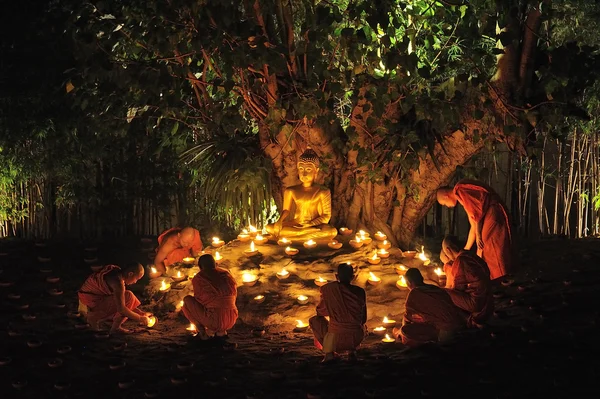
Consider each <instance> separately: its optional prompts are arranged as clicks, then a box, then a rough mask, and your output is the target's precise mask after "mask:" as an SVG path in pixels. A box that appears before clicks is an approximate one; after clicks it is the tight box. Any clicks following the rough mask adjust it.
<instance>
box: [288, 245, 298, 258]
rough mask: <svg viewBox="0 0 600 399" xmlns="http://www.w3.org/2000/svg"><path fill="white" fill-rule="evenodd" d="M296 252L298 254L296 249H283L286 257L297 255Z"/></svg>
mask: <svg viewBox="0 0 600 399" xmlns="http://www.w3.org/2000/svg"><path fill="white" fill-rule="evenodd" d="M298 252H300V250H299V249H298V248H292V247H286V248H285V253H286V255H289V256H294V255H298Z"/></svg>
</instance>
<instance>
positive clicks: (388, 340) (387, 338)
mask: <svg viewBox="0 0 600 399" xmlns="http://www.w3.org/2000/svg"><path fill="white" fill-rule="evenodd" d="M383 340H384V341H385V342H392V341H395V339H394V338H392V337H390V334H385V338H384V339H383Z"/></svg>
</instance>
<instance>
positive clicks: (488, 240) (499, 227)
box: [437, 179, 513, 280]
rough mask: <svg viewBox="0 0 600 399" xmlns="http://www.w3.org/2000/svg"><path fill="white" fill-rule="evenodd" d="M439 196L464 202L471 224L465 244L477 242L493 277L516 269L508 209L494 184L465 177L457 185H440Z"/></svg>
mask: <svg viewBox="0 0 600 399" xmlns="http://www.w3.org/2000/svg"><path fill="white" fill-rule="evenodd" d="M437 200H438V202H439V203H440V204H441V205H444V206H447V207H450V208H453V207H455V206H456V203H457V202H458V203H460V204H461V205H462V206H463V208H464V209H465V212H466V213H467V216H468V217H469V223H470V224H471V229H470V231H469V237H468V238H467V243H466V244H465V247H464V248H465V249H466V250H470V249H471V247H473V244H474V243H475V242H476V243H477V255H478V256H479V257H481V258H483V260H484V261H485V263H487V265H488V267H489V269H490V278H491V279H492V280H495V279H497V278H500V277H503V276H505V275H506V274H508V273H511V272H513V270H512V266H513V256H512V254H513V248H512V244H513V243H512V235H511V231H510V221H509V218H508V212H507V210H506V207H505V206H504V204H503V203H502V200H501V199H500V196H498V194H496V192H495V191H494V190H493V189H492V188H490V187H488V186H486V185H484V184H482V183H479V182H475V181H471V180H466V179H464V180H461V181H459V182H458V183H456V185H455V186H454V188H450V187H442V188H440V189H439V190H438V191H437Z"/></svg>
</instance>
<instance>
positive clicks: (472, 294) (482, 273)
mask: <svg viewBox="0 0 600 399" xmlns="http://www.w3.org/2000/svg"><path fill="white" fill-rule="evenodd" d="M449 272H450V274H448V276H451V281H452V282H451V283H450V284H448V283H447V284H446V289H447V291H448V294H449V295H450V298H452V302H453V303H454V304H455V305H456V306H458V307H459V308H461V309H463V310H465V311H467V312H469V313H471V316H470V318H469V324H472V322H475V323H482V322H485V321H486V320H487V319H488V318H489V317H490V316H491V314H492V313H493V311H494V298H493V296H492V288H491V283H490V271H489V269H488V267H487V265H486V264H485V262H484V261H483V259H481V258H480V257H479V256H477V255H475V254H473V253H471V252H468V251H461V252H460V253H459V254H458V256H457V257H456V259H455V260H454V262H453V263H452V267H451V269H450V270H449ZM447 281H450V278H449V279H448V280H447Z"/></svg>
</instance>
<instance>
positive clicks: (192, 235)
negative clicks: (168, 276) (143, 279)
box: [154, 227, 202, 273]
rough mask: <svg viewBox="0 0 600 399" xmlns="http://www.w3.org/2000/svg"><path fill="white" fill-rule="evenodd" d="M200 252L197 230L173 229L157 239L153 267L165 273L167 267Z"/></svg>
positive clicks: (186, 228) (200, 245) (200, 243)
mask: <svg viewBox="0 0 600 399" xmlns="http://www.w3.org/2000/svg"><path fill="white" fill-rule="evenodd" d="M200 252H202V241H200V232H199V231H198V230H196V229H194V228H192V227H185V228H183V229H180V228H178V227H173V228H172V229H169V230H167V231H165V232H164V233H162V234H161V235H160V236H159V237H158V248H157V249H156V257H155V258H154V267H156V270H157V271H159V272H161V273H165V272H166V271H167V267H168V266H170V265H172V264H174V263H177V262H181V261H183V258H187V257H193V256H198V255H199V254H200Z"/></svg>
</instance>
